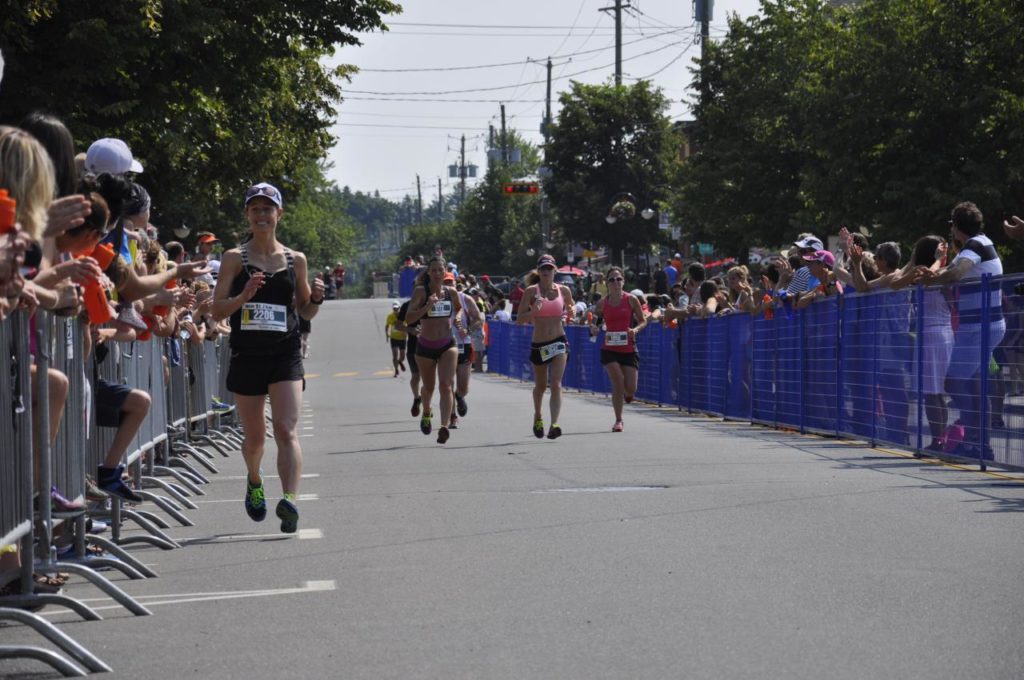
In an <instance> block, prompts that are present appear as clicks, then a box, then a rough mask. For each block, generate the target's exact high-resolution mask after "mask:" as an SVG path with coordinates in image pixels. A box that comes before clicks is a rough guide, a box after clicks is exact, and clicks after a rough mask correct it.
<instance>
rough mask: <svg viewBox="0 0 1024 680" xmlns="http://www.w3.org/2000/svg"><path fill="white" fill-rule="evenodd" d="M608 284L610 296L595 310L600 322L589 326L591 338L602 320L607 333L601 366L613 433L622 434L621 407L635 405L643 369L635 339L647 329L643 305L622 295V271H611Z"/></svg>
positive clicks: (602, 300)
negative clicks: (612, 412) (609, 389)
mask: <svg viewBox="0 0 1024 680" xmlns="http://www.w3.org/2000/svg"><path fill="white" fill-rule="evenodd" d="M605 280H606V281H608V296H607V297H604V298H602V299H601V300H600V301H598V303H597V305H596V307H595V310H594V311H595V313H596V317H597V318H595V320H594V323H593V324H591V326H590V334H591V335H596V334H597V332H598V330H599V329H600V325H601V320H602V317H603V321H604V327H605V332H604V342H603V343H602V344H601V363H602V364H603V365H604V368H605V370H606V371H607V372H608V380H609V381H611V384H612V408H613V409H614V410H615V425H613V426H612V432H622V404H623V402H625V403H627V404H628V403H629V402H631V401H633V395H634V394H636V380H637V372H638V370H639V368H640V355H639V353H637V351H636V336H637V334H638V333H639V332H640V331H642V330H643V329H644V328H646V327H647V319H646V318H645V316H644V310H643V307H641V305H640V301H639V300H637V299H636V297H634V296H632V295H630V294H629V293H624V292H622V280H623V275H622V270H621V269H619V268H618V267H612V268H611V269H609V270H608V273H607V275H606V279H605ZM634 321H636V325H635V326H634V324H633V322H634Z"/></svg>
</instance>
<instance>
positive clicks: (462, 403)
mask: <svg viewBox="0 0 1024 680" xmlns="http://www.w3.org/2000/svg"><path fill="white" fill-rule="evenodd" d="M455 410H456V411H458V413H459V415H460V416H462V417H465V416H466V414H467V413H469V406H468V405H467V404H466V398H465V397H462V396H459V395H458V394H456V395H455Z"/></svg>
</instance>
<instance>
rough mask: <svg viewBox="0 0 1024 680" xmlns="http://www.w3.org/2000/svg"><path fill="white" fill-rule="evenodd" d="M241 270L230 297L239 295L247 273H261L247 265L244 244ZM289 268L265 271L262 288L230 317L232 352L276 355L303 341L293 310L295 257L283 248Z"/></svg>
mask: <svg viewBox="0 0 1024 680" xmlns="http://www.w3.org/2000/svg"><path fill="white" fill-rule="evenodd" d="M239 252H240V253H241V255H242V271H240V272H239V273H238V275H237V276H235V278H234V280H233V281H232V282H231V295H232V296H236V295H239V294H240V293H241V292H242V290H243V289H244V288H245V284H246V283H247V282H248V281H249V278H250V272H257V271H263V270H261V269H260V268H259V267H257V266H255V265H252V264H250V263H249V250H248V248H246V247H245V246H244V245H243V246H242V247H241V248H240V249H239ZM284 255H285V258H286V259H287V261H288V266H287V267H286V268H285V269H282V270H281V271H278V272H274V273H273V274H267V273H266V272H264V274H265V277H264V279H263V287H262V288H260V289H259V290H258V291H256V295H254V296H253V298H252V299H251V300H249V302H247V303H245V304H244V305H242V308H241V309H239V310H238V311H236V312H235V313H234V314H232V315H231V339H230V343H231V349H233V350H235V351H236V352H245V353H246V354H278V353H283V352H289V351H293V350H299V349H300V348H301V346H302V339H301V335H300V333H299V317H298V314H297V313H296V311H295V307H294V304H293V303H294V301H295V288H296V284H295V256H294V255H293V254H292V251H290V250H288V249H287V248H285V249H284Z"/></svg>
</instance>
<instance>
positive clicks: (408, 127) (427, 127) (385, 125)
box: [335, 123, 486, 130]
mask: <svg viewBox="0 0 1024 680" xmlns="http://www.w3.org/2000/svg"><path fill="white" fill-rule="evenodd" d="M335 125H339V126H341V127H374V128H402V129H404V130H474V129H475V130H485V129H486V128H471V127H466V126H464V125H393V124H391V123H335Z"/></svg>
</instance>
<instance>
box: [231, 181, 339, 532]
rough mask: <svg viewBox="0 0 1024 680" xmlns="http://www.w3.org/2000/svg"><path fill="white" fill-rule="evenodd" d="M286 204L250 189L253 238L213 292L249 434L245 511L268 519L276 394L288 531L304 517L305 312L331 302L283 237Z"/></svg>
mask: <svg viewBox="0 0 1024 680" xmlns="http://www.w3.org/2000/svg"><path fill="white" fill-rule="evenodd" d="M283 205H284V202H283V200H282V198H281V192H280V191H278V190H277V189H276V188H275V187H273V186H271V185H270V184H267V183H265V182H264V183H260V184H256V185H254V186H251V187H249V190H248V191H246V192H245V217H246V219H247V220H248V221H249V228H250V229H251V233H252V238H251V240H249V241H247V242H245V243H243V244H242V245H241V246H240V247H239V248H234V249H232V250H229V251H227V252H226V253H224V257H223V259H222V261H221V268H220V276H218V277H217V287H216V288H215V289H214V294H213V299H214V305H213V314H214V317H215V318H217V319H224V318H226V317H230V319H231V339H230V343H231V364H230V366H229V368H228V376H227V388H228V389H229V390H231V391H232V392H234V393H235V403H236V408H237V409H238V417H239V420H240V421H241V424H242V429H243V431H244V435H245V437H244V439H243V441H242V455H243V457H244V458H245V465H246V468H247V469H248V472H249V476H248V480H247V482H246V489H245V510H246V512H247V513H248V514H249V517H251V518H252V519H253V520H255V521H257V522H261V521H263V519H264V518H265V517H266V516H267V504H266V498H265V494H264V490H263V478H262V476H261V472H260V463H261V462H262V460H263V449H264V444H265V442H266V436H267V430H266V422H265V420H264V415H263V414H264V411H263V409H264V399H265V397H266V395H268V394H269V395H270V410H271V418H272V420H273V425H274V441H275V442H276V443H277V471H278V474H279V475H280V476H281V487H282V490H283V492H284V498H282V499H281V500H280V502H278V504H277V516H278V518H280V520H281V531H284V532H286V533H293V532H294V531H295V530H296V528H297V526H298V521H299V510H298V508H297V507H296V506H295V498H296V494H297V493H298V486H299V478H300V477H301V475H302V450H301V449H300V448H299V440H298V436H297V435H296V426H297V425H298V420H299V409H300V407H301V405H302V388H303V366H302V341H301V338H300V335H299V316H300V315H301V316H302V318H304V319H312V318H313V317H314V316H316V313H317V311H318V310H319V309H320V304H321V303H323V301H324V286H323V282H322V281H320V280H319V279H317V280H315V281H314V282H313V287H312V289H310V285H309V283H308V279H307V271H308V270H307V266H306V256H305V255H303V254H302V253H300V252H297V251H292V250H289V249H288V248H286V247H285V246H284V245H282V244H281V243H280V242H279V241H278V240H277V238H276V234H277V223H278V220H280V219H281V215H283V214H284V208H283Z"/></svg>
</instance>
